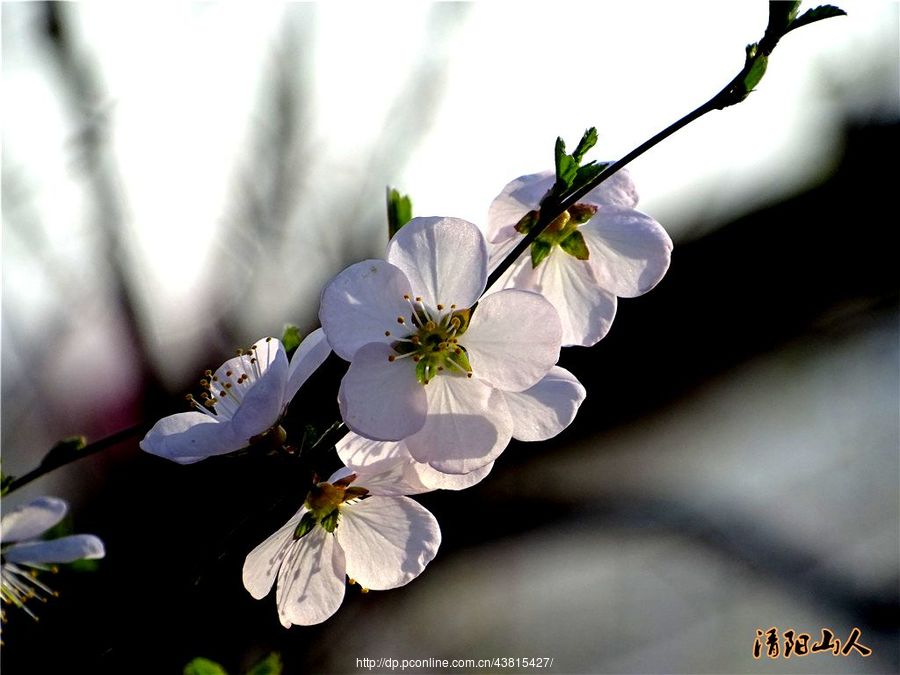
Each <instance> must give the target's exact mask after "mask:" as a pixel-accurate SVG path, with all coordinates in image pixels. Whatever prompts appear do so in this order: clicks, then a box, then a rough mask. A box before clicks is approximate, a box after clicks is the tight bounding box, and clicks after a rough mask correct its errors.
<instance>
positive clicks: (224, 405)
mask: <svg viewBox="0 0 900 675" xmlns="http://www.w3.org/2000/svg"><path fill="white" fill-rule="evenodd" d="M261 344H262V349H260V346H259V344H256V345H253V346H252V347H250V348H249V349H238V350H237V356H236V357H235V358H232V359H229V360H228V361H227V362H226V363H225V364H224V365H222V367H221V368H219V369H218V370H217V371H216V372H215V373H214V372H213V371H211V370H207V371H206V372H205V373H204V375H205V377H204V378H203V379H202V380H200V387H201V388H202V389H203V393H202V394H201V397H202V401H197V399H195V398H194V396H193V394H188V395H187V396H185V398H186V399H187V401H188V403H190V404H191V406H192V407H193V408H194V409H195V410H198V411H199V412H202V413H204V414H206V415H210V416H212V417H214V418H216V419H218V420H220V421H221V420H223V419H225V420H230V419H231V418H232V417H233V416H234V413H236V412H237V409H238V408H239V407H240V405H241V402H242V401H243V400H244V395H245V394H246V393H247V391H248V390H249V389H250V387H252V386H253V384H254V383H255V382H256V381H257V380H258V379H259V378H261V377H262V375H263V373H264V372H265V371H266V368H268V365H269V362H270V361H271V359H272V358H274V356H275V353H276V352H277V349H276V348H275V347H273V346H272V338H266V340H265V342H262V343H261ZM261 351H262V352H263V353H262V354H260V352H261Z"/></svg>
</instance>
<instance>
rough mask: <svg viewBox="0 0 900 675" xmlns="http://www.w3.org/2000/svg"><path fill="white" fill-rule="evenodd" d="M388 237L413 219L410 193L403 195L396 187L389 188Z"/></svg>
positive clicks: (391, 236)
mask: <svg viewBox="0 0 900 675" xmlns="http://www.w3.org/2000/svg"><path fill="white" fill-rule="evenodd" d="M387 220H388V239H391V238H393V236H394V235H395V234H397V232H398V231H399V230H400V228H401V227H403V226H404V225H406V224H407V223H408V222H409V221H410V220H412V201H411V200H410V198H409V195H401V194H400V193H399V192H398V191H397V190H395V189H394V188H391V187H389V188H388V189H387Z"/></svg>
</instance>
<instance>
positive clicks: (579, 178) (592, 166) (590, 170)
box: [572, 162, 612, 191]
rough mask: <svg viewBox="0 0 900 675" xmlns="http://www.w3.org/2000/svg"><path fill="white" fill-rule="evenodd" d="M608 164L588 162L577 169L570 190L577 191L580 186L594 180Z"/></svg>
mask: <svg viewBox="0 0 900 675" xmlns="http://www.w3.org/2000/svg"><path fill="white" fill-rule="evenodd" d="M610 164H612V162H599V163H598V162H588V163H587V164H585V165H584V166H582V167H579V169H578V172H577V173H576V174H575V180H574V181H572V190H573V191H574V190H578V189H579V188H581V186H583V185H585V184H586V183H589V182H591V181H592V180H594V178H595V177H596V176H597V175H598V174H600V173H603V171H605V170H606V168H607V167H608V166H609V165H610Z"/></svg>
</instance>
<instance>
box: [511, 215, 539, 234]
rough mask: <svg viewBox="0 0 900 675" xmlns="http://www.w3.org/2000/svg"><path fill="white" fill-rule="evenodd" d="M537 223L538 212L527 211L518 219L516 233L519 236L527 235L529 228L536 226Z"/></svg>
mask: <svg viewBox="0 0 900 675" xmlns="http://www.w3.org/2000/svg"><path fill="white" fill-rule="evenodd" d="M537 221H538V212H537V211H529V212H528V213H526V214H525V215H524V216H522V217H521V218H520V219H519V222H518V223H516V232H518V233H519V234H528V233H529V232H531V228H533V227H534V226H535V225H537Z"/></svg>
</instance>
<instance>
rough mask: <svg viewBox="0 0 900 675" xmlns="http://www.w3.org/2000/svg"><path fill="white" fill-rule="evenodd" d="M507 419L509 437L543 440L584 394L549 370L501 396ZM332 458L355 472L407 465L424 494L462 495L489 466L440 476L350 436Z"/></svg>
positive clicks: (566, 375)
mask: <svg viewBox="0 0 900 675" xmlns="http://www.w3.org/2000/svg"><path fill="white" fill-rule="evenodd" d="M502 396H503V398H504V399H505V401H506V404H507V406H508V407H509V410H510V413H511V415H512V419H513V430H512V436H513V438H515V439H517V440H520V441H544V440H547V439H549V438H553V437H554V436H556V435H557V434H558V433H560V432H561V431H562V430H563V429H565V428H566V427H567V426H569V424H571V423H572V420H574V419H575V414H576V413H577V412H578V408H579V407H580V406H581V403H582V402H583V401H584V398H585V396H586V391H585V389H584V387H583V386H582V384H581V383H580V382H579V381H578V379H577V378H576V377H575V376H574V375H573V374H572V373H570V372H569V371H568V370H566V369H564V368H560V367H559V366H554V367H553V368H551V369H550V372H549V373H548V374H547V375H545V376H544V377H543V379H541V381H540V382H538V383H537V384H536V385H534V386H533V387H531V388H530V389H526V390H525V391H522V392H502ZM336 449H337V453H338V456H339V457H340V458H341V461H342V462H344V464H346V465H347V466H348V467H349V468H351V469H353V470H355V471H362V470H369V471H378V470H382V469H384V468H385V467H389V466H392V465H393V464H394V462H397V461H406V462H409V463H410V464H411V466H410V472H411V473H413V474H414V475H415V477H416V480H418V482H419V483H421V486H422V491H425V490H463V489H465V488H468V487H471V486H472V485H475V484H476V483H478V482H480V481H481V480H482V479H484V478H485V477H486V476H487V475H488V473H490V471H491V469H492V468H493V466H494V463H493V462H490V463H488V464H486V465H485V466H483V467H480V468H478V469H475V470H474V471H470V472H469V473H464V474H451V473H444V472H443V471H440V470H438V469H436V468H434V467H433V466H431V465H430V464H428V463H427V462H417V461H416V460H415V459H414V458H413V456H412V454H411V453H410V451H409V448H407V446H406V443H405V442H404V441H373V440H370V439H368V438H363V437H362V436H359V435H357V434H354V433H353V432H350V433H348V434H347V435H346V436H344V437H343V438H342V439H341V440H339V441H338V442H337V445H336Z"/></svg>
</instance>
